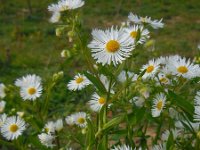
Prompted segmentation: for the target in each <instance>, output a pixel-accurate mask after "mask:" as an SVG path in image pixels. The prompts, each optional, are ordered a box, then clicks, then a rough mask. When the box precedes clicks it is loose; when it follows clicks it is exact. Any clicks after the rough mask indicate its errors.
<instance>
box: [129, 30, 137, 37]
mask: <svg viewBox="0 0 200 150" xmlns="http://www.w3.org/2000/svg"><path fill="white" fill-rule="evenodd" d="M130 35H131V37H132V38H134V39H135V38H136V37H137V31H132V32H131V33H130Z"/></svg>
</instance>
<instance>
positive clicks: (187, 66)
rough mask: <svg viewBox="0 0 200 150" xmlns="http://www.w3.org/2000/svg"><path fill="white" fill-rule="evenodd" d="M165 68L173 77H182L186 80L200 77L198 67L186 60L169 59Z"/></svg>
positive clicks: (199, 68)
mask: <svg viewBox="0 0 200 150" xmlns="http://www.w3.org/2000/svg"><path fill="white" fill-rule="evenodd" d="M167 67H168V68H169V70H170V71H171V72H172V74H173V75H177V76H182V77H184V78H187V79H191V78H194V77H197V76H200V71H199V70H200V67H199V65H195V64H193V63H192V62H190V60H186V58H184V57H183V58H179V59H178V58H171V59H170V62H169V63H168V64H167Z"/></svg>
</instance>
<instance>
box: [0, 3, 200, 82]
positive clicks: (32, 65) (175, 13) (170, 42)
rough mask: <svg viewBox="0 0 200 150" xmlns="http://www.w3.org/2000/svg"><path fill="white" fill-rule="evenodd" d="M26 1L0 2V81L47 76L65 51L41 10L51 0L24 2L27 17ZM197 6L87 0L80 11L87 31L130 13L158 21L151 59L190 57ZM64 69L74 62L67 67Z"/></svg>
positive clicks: (199, 20)
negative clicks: (160, 20)
mask: <svg viewBox="0 0 200 150" xmlns="http://www.w3.org/2000/svg"><path fill="white" fill-rule="evenodd" d="M27 1H28V0H23V1H22V0H9V1H8V0H2V1H1V2H2V3H1V6H0V11H1V12H0V13H1V15H0V39H1V40H0V65H1V67H0V72H1V75H0V80H1V81H2V82H11V81H13V80H14V79H15V78H16V77H19V76H21V75H24V74H26V73H27V72H29V73H36V74H39V75H41V76H49V75H50V74H52V73H53V72H56V71H58V70H59V69H58V68H57V67H58V64H59V63H60V62H62V61H63V60H62V59H61V58H60V52H61V50H62V49H64V48H65V47H66V45H67V44H68V42H67V41H68V40H67V39H60V38H56V37H55V36H54V29H55V26H54V25H53V24H51V23H49V22H48V19H49V17H50V14H49V13H48V11H47V6H48V5H49V4H51V3H52V2H53V1H52V0H42V1H39V0H30V1H31V7H32V13H30V10H29V7H28V3H27ZM54 2H55V1H54ZM199 8H200V2H199V0H191V1H185V0H177V1H175V0H143V1H140V0H117V1H116V0H109V1H107V0H101V1H97V0H87V1H86V5H85V7H83V8H82V9H83V15H84V16H83V17H84V22H85V24H86V25H87V26H88V27H90V29H91V28H97V27H98V28H106V27H109V26H111V25H112V24H113V23H114V24H116V25H117V24H120V23H121V22H122V21H124V20H125V19H126V18H127V15H128V13H129V12H130V11H132V12H134V13H136V14H138V15H141V16H142V15H143V16H146V15H147V16H152V18H162V17H163V19H164V22H165V24H166V26H165V28H164V29H161V30H159V31H158V33H156V34H158V35H159V36H155V40H156V43H155V46H156V47H155V49H156V50H155V52H154V55H156V56H157V55H160V53H161V54H166V55H168V54H176V53H179V54H181V55H184V56H190V57H193V56H194V55H195V54H196V53H197V48H196V47H197V43H198V42H199V41H200V37H199V31H200V16H199V14H200V9H199ZM157 37H159V38H157ZM152 38H154V35H153V37H152ZM157 43H158V44H157ZM68 66H69V67H71V66H74V64H69V63H68ZM66 68H67V66H66ZM63 69H65V68H63ZM67 70H68V69H66V70H65V71H67ZM44 72H45V74H44ZM67 73H69V72H67Z"/></svg>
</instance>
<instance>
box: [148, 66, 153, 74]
mask: <svg viewBox="0 0 200 150" xmlns="http://www.w3.org/2000/svg"><path fill="white" fill-rule="evenodd" d="M153 70H154V66H148V67H147V70H146V72H147V73H151V72H152V71H153Z"/></svg>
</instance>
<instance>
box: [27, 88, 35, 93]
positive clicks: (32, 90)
mask: <svg viewBox="0 0 200 150" xmlns="http://www.w3.org/2000/svg"><path fill="white" fill-rule="evenodd" d="M35 93H36V89H35V88H34V87H31V88H29V89H28V94H30V95H33V94H35Z"/></svg>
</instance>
